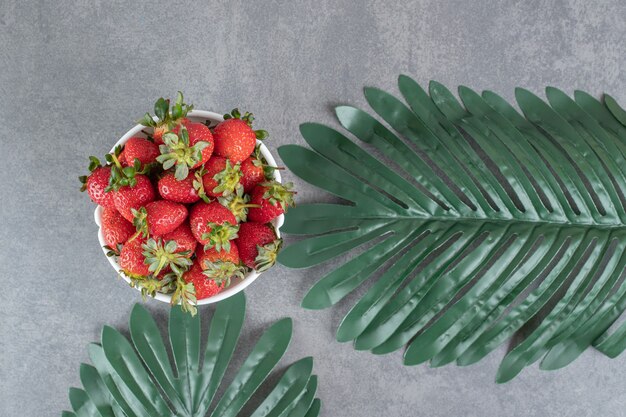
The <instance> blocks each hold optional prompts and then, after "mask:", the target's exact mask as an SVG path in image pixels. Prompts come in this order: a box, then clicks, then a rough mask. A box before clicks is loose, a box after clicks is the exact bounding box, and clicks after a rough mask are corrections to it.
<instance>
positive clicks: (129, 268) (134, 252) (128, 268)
mask: <svg viewBox="0 0 626 417" xmlns="http://www.w3.org/2000/svg"><path fill="white" fill-rule="evenodd" d="M144 243H145V241H144V240H143V239H133V240H130V241H128V242H126V244H125V245H124V246H123V247H122V251H121V252H120V258H119V264H120V267H121V268H122V270H123V271H124V274H126V275H127V276H129V277H131V278H144V277H147V276H149V275H150V270H149V269H148V265H147V264H146V263H145V260H146V259H145V257H144V255H143V248H142V246H143V244H144Z"/></svg>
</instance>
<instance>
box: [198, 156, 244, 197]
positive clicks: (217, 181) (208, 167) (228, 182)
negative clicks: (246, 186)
mask: <svg viewBox="0 0 626 417" xmlns="http://www.w3.org/2000/svg"><path fill="white" fill-rule="evenodd" d="M202 174H203V175H202V185H203V187H204V192H205V194H206V195H209V196H211V197H221V196H228V195H230V194H232V193H233V192H234V191H235V189H236V188H237V186H238V185H239V181H240V179H241V169H240V168H239V164H235V165H233V164H232V163H231V162H230V161H229V160H228V159H226V158H222V157H221V156H214V157H213V158H211V159H210V160H209V162H207V163H206V164H205V165H204V171H203V172H202Z"/></svg>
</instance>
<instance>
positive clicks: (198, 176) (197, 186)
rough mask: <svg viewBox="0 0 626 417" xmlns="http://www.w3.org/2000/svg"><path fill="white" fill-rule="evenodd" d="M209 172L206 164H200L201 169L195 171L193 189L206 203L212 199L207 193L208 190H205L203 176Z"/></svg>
mask: <svg viewBox="0 0 626 417" xmlns="http://www.w3.org/2000/svg"><path fill="white" fill-rule="evenodd" d="M206 173H207V170H206V168H204V165H202V166H200V168H199V169H197V170H196V172H194V180H193V189H194V190H196V193H198V197H200V198H201V199H202V201H204V202H205V203H210V202H211V199H210V198H209V196H208V195H206V191H205V190H204V181H203V180H202V177H203V176H204V175H205V174H206Z"/></svg>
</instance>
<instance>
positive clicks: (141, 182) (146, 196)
mask: <svg viewBox="0 0 626 417" xmlns="http://www.w3.org/2000/svg"><path fill="white" fill-rule="evenodd" d="M134 180H135V186H134V187H131V186H128V185H127V186H123V187H120V188H119V189H118V190H117V191H115V192H113V193H112V194H113V201H114V202H115V208H116V209H117V211H119V212H120V214H121V215H122V216H124V218H125V219H126V220H128V221H129V222H132V221H133V219H134V216H133V213H132V211H131V210H132V209H137V208H139V207H142V206H145V205H146V204H148V203H149V202H151V201H153V200H154V197H155V195H154V188H153V187H152V183H151V182H150V179H149V178H148V177H146V176H145V175H141V174H139V175H136V176H135V177H134Z"/></svg>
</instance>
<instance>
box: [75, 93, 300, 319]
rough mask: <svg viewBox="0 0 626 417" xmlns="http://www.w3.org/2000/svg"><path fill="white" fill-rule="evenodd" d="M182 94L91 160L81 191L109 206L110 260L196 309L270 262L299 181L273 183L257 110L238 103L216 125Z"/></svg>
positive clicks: (153, 289)
mask: <svg viewBox="0 0 626 417" xmlns="http://www.w3.org/2000/svg"><path fill="white" fill-rule="evenodd" d="M192 109H193V106H192V105H187V104H185V103H184V102H183V95H182V94H181V93H178V97H177V99H176V101H175V103H173V104H172V105H171V106H170V101H169V100H166V99H163V98H160V99H159V100H157V102H156V103H155V105H154V112H155V117H153V116H151V115H150V114H149V113H146V115H145V116H144V117H143V118H142V119H141V120H140V123H141V124H142V125H144V126H146V129H144V130H143V133H144V135H145V136H137V137H133V138H130V139H129V140H128V141H127V142H126V143H125V145H124V146H123V147H117V148H116V149H115V151H114V152H113V153H112V154H108V155H106V164H105V165H102V164H101V163H100V161H99V160H98V159H97V158H95V157H93V156H92V157H90V158H89V159H90V165H89V171H90V175H89V176H84V177H81V178H80V179H81V182H82V183H83V186H82V189H81V190H83V191H84V190H87V192H88V194H89V197H91V199H92V200H93V201H94V202H95V203H96V204H99V205H100V206H102V208H103V210H102V221H101V227H102V232H103V234H104V239H105V241H106V244H107V246H106V249H107V250H108V255H109V256H117V257H118V263H119V265H120V267H121V268H122V270H123V271H124V274H125V275H126V276H128V277H129V278H130V280H131V285H132V286H136V287H138V288H140V289H141V291H142V294H144V295H151V296H154V295H156V293H164V294H172V303H173V304H178V303H180V304H181V305H182V307H183V309H185V310H187V311H191V312H192V313H195V304H196V302H197V300H200V299H202V298H206V297H211V296H213V295H215V294H217V293H219V292H220V291H222V290H223V289H224V288H226V287H228V286H229V285H230V282H231V279H233V278H240V279H243V278H244V276H245V274H246V273H247V272H249V271H250V270H252V269H254V270H256V271H258V272H262V271H265V270H266V269H268V268H270V267H271V266H272V265H273V264H274V262H275V260H276V256H277V254H278V251H279V250H280V246H281V240H280V239H278V237H277V236H276V231H275V230H274V227H273V226H272V224H271V223H270V222H271V221H272V220H273V219H275V218H276V217H278V216H279V215H281V214H282V213H283V212H285V210H287V208H288V207H289V206H291V205H293V204H294V202H293V195H294V192H293V191H292V189H291V188H292V185H291V184H285V185H283V184H280V183H278V182H276V181H274V169H277V168H275V167H271V166H269V165H268V164H267V161H265V159H264V158H263V156H262V155H261V153H260V150H259V147H258V146H257V139H259V140H263V139H265V138H267V136H268V134H267V132H266V131H264V130H253V129H252V121H253V119H254V118H253V116H252V114H250V113H245V114H241V113H240V112H239V111H238V110H237V109H235V110H233V111H232V112H231V113H230V114H227V115H224V121H223V122H221V123H219V124H217V125H216V126H214V127H212V126H211V125H210V123H209V122H207V123H206V124H205V123H196V122H192V121H190V120H189V119H188V118H187V117H186V116H187V114H188V113H189V112H190V111H191V110H192Z"/></svg>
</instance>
